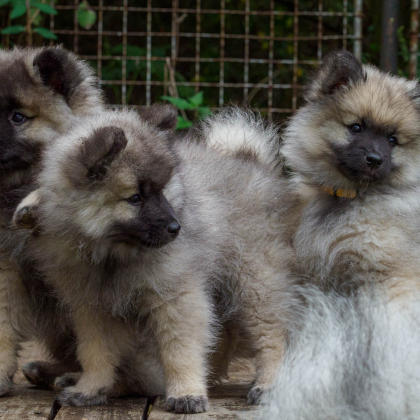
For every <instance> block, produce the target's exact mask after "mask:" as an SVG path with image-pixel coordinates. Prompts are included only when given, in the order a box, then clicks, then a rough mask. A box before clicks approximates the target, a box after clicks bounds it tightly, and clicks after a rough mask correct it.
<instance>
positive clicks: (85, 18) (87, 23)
mask: <svg viewBox="0 0 420 420" xmlns="http://www.w3.org/2000/svg"><path fill="white" fill-rule="evenodd" d="M77 21H78V22H79V25H80V26H81V27H82V28H84V29H88V30H89V29H90V28H91V27H92V26H93V25H94V24H95V22H96V12H95V11H94V10H92V9H91V7H90V6H89V3H88V2H87V1H84V2H82V3H80V4H79V7H78V8H77Z"/></svg>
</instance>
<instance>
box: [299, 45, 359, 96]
mask: <svg viewBox="0 0 420 420" xmlns="http://www.w3.org/2000/svg"><path fill="white" fill-rule="evenodd" d="M364 80H366V74H365V72H364V70H363V66H362V64H361V63H360V62H359V61H358V60H357V59H356V57H355V56H354V55H353V54H351V53H349V52H348V51H344V50H343V51H333V52H332V53H330V54H328V55H327V56H326V57H325V58H324V60H323V61H322V65H321V67H320V68H319V70H318V71H317V73H316V74H315V77H314V78H313V80H312V82H311V83H309V85H308V86H307V89H306V93H305V99H306V101H308V102H311V101H316V100H318V99H320V98H322V97H323V96H326V95H331V94H332V93H334V92H335V91H336V90H337V89H340V87H342V86H346V87H348V88H349V87H351V86H353V85H354V84H356V83H357V82H360V81H364Z"/></svg>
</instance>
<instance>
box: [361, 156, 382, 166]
mask: <svg viewBox="0 0 420 420" xmlns="http://www.w3.org/2000/svg"><path fill="white" fill-rule="evenodd" d="M365 159H366V162H367V164H368V166H369V167H370V168H372V169H376V168H379V167H380V166H381V163H382V158H381V157H380V156H379V155H377V154H376V153H368V154H367V155H366V157H365Z"/></svg>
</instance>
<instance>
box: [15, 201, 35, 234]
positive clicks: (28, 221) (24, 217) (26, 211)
mask: <svg viewBox="0 0 420 420" xmlns="http://www.w3.org/2000/svg"><path fill="white" fill-rule="evenodd" d="M36 209H37V207H36V206H33V207H28V206H25V207H20V206H19V207H18V208H17V210H16V211H15V214H14V215H13V225H14V227H16V228H18V229H34V228H35V227H36V224H37V218H36Z"/></svg>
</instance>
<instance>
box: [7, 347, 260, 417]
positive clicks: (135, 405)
mask: <svg viewBox="0 0 420 420" xmlns="http://www.w3.org/2000/svg"><path fill="white" fill-rule="evenodd" d="M40 354H41V353H40V352H39V350H37V349H35V348H34V347H33V346H31V345H29V346H27V347H26V349H25V351H24V355H23V358H22V360H21V362H22V363H25V362H27V361H28V360H36V359H38V360H39V359H40V357H42V356H40ZM229 373H230V379H229V381H227V382H226V383H224V384H222V385H221V386H219V387H215V388H213V389H211V390H210V393H209V395H210V404H209V411H208V412H206V413H202V414H194V415H184V414H173V413H169V412H167V411H166V410H165V404H164V401H163V400H162V399H161V400H158V401H157V403H156V405H155V406H154V407H153V410H152V412H151V414H150V417H149V420H192V419H194V420H211V419H212V420H218V419H226V420H258V419H259V418H260V410H259V409H258V408H257V407H251V406H248V405H247V404H246V395H247V393H248V391H249V389H250V383H251V381H252V380H253V379H254V376H255V372H254V369H253V367H252V365H250V364H249V363H237V364H234V365H233V366H232V368H231V369H230V372H229ZM15 383H16V387H15V389H14V390H13V392H12V393H11V395H9V396H7V397H3V398H0V420H41V419H43V420H46V419H48V416H49V413H50V411H51V408H52V405H53V402H54V397H55V394H54V393H53V392H51V391H43V390H39V389H36V388H35V387H33V386H31V385H29V383H28V382H27V381H26V379H25V378H24V377H23V375H22V373H21V372H19V373H17V374H16V377H15ZM145 404H146V400H145V399H144V398H118V399H111V401H110V404H109V405H107V406H101V407H62V408H61V409H60V410H59V412H58V414H57V416H56V417H55V420H141V418H142V414H143V410H144V406H145Z"/></svg>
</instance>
